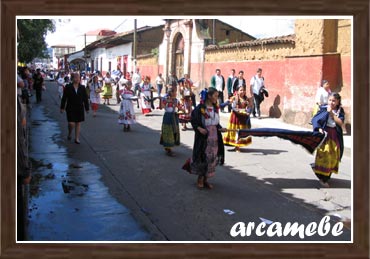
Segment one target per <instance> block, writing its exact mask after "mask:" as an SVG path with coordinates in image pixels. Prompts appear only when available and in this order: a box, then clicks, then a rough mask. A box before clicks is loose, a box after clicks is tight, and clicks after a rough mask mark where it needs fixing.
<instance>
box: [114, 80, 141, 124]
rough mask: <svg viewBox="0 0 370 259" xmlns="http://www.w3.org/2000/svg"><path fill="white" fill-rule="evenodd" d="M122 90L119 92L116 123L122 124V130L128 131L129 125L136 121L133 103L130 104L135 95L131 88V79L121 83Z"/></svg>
mask: <svg viewBox="0 0 370 259" xmlns="http://www.w3.org/2000/svg"><path fill="white" fill-rule="evenodd" d="M123 87H124V88H123V90H122V93H121V99H122V100H121V105H120V109H119V117H118V123H119V124H123V131H130V129H131V128H130V125H131V124H135V123H136V117H135V110H134V105H133V104H132V101H133V98H134V97H135V98H137V97H136V96H135V93H134V91H133V90H132V83H131V81H127V82H126V83H124V84H123Z"/></svg>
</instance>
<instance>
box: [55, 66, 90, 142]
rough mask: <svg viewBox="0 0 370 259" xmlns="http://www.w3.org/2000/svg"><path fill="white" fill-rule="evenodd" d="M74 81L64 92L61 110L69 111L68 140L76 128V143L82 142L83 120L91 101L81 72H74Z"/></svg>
mask: <svg viewBox="0 0 370 259" xmlns="http://www.w3.org/2000/svg"><path fill="white" fill-rule="evenodd" d="M71 77H72V78H71V79H72V83H70V84H68V85H67V86H66V87H65V89H64V92H63V97H62V100H61V103H60V112H61V113H63V112H64V110H65V111H66V113H67V121H68V140H71V138H72V131H73V129H75V143H76V144H80V130H81V122H82V121H84V120H85V113H84V109H85V110H86V113H88V112H89V101H88V98H87V93H86V89H85V86H83V85H81V84H80V75H79V73H77V72H76V73H72V75H71Z"/></svg>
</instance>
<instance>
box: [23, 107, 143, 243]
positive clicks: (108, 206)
mask: <svg viewBox="0 0 370 259" xmlns="http://www.w3.org/2000/svg"><path fill="white" fill-rule="evenodd" d="M30 127H31V130H30V134H31V135H30V157H31V158H32V160H31V161H32V167H33V172H32V175H33V177H32V181H31V184H30V197H29V216H28V220H29V222H28V230H27V240H28V241H145V240H150V236H149V234H148V233H147V232H146V231H145V230H144V229H142V228H141V226H140V225H139V224H138V223H137V222H136V221H135V219H134V218H133V216H132V214H131V213H130V211H129V210H128V209H127V208H126V207H124V206H123V205H122V204H120V203H119V202H118V201H117V200H116V199H115V198H113V197H112V196H111V195H110V194H109V190H108V188H107V187H106V186H105V185H104V183H103V182H102V181H101V180H100V179H101V172H100V169H99V168H98V167H97V166H95V165H94V164H91V163H89V162H82V161H76V160H73V159H71V158H69V157H68V153H67V149H66V147H63V146H61V145H59V144H57V141H59V142H60V130H59V126H58V124H57V123H56V122H55V121H52V120H51V119H49V118H47V117H46V116H45V115H44V113H43V110H42V109H41V106H36V107H34V108H33V109H32V114H31V123H30Z"/></svg>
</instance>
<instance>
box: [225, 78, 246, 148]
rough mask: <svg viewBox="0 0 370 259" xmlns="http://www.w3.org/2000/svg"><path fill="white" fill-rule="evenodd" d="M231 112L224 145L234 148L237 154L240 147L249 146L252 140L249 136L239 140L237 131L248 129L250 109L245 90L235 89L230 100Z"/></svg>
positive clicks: (243, 87) (239, 87) (240, 86)
mask: <svg viewBox="0 0 370 259" xmlns="http://www.w3.org/2000/svg"><path fill="white" fill-rule="evenodd" d="M230 103H231V107H232V111H231V114H230V119H229V123H228V125H227V130H228V132H227V134H226V135H225V136H224V144H225V145H230V146H234V147H235V149H234V150H235V151H237V152H239V151H240V147H244V146H247V145H249V144H250V143H251V142H252V138H251V137H250V136H249V137H248V138H246V139H239V140H238V134H237V131H238V130H240V129H250V128H251V123H250V113H251V112H252V107H251V105H250V103H249V100H248V97H247V95H246V88H245V86H243V85H239V86H238V88H237V89H236V94H235V95H234V96H233V97H231V98H230Z"/></svg>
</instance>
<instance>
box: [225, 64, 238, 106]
mask: <svg viewBox="0 0 370 259" xmlns="http://www.w3.org/2000/svg"><path fill="white" fill-rule="evenodd" d="M236 79H237V77H236V76H235V69H231V70H230V75H229V77H228V78H227V97H228V99H229V100H230V98H231V97H232V96H233V95H234V90H233V84H234V81H235V80H236ZM227 108H228V111H229V112H231V104H229V105H228V106H227Z"/></svg>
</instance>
